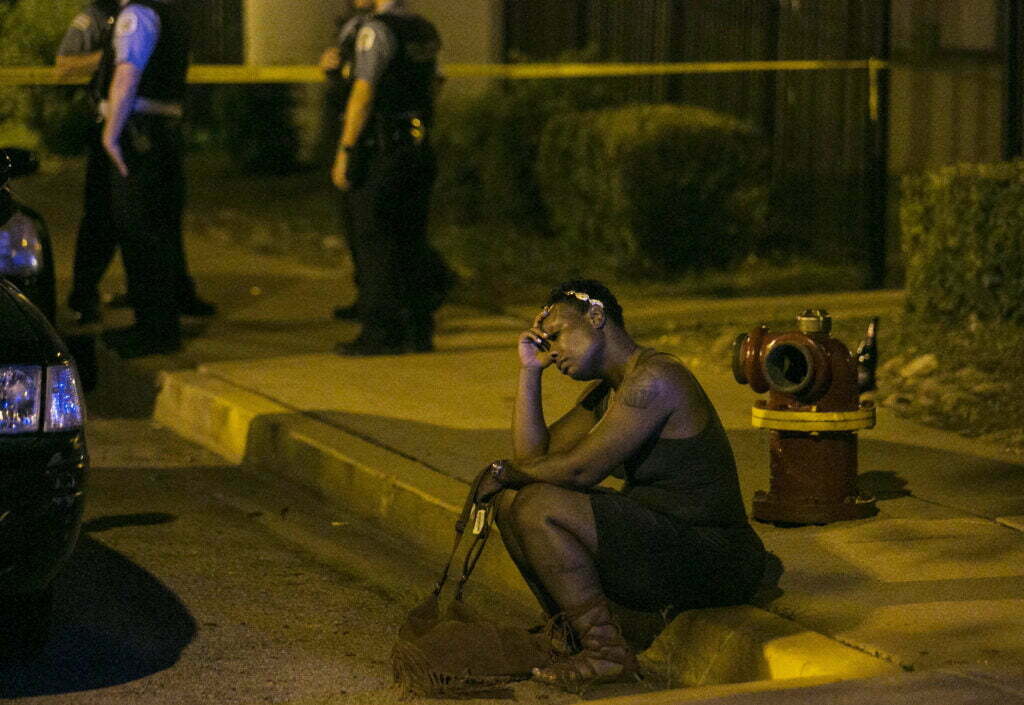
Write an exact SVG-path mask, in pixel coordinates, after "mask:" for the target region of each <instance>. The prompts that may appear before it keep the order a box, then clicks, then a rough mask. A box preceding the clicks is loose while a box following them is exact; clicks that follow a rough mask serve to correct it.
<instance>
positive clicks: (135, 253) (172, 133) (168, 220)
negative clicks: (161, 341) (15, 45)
mask: <svg viewBox="0 0 1024 705" xmlns="http://www.w3.org/2000/svg"><path fill="white" fill-rule="evenodd" d="M182 147H183V144H182V134H181V121H180V120H178V119H176V118H167V117H161V116H154V115H132V116H131V117H130V118H129V119H128V123H127V124H126V125H125V129H124V132H123V133H122V135H121V148H122V150H123V152H124V158H125V161H126V163H127V164H128V176H127V177H122V176H121V175H120V173H119V172H118V171H117V169H116V168H115V167H113V165H111V167H110V172H111V213H112V217H113V220H114V222H115V224H116V226H117V233H118V238H119V243H120V245H121V256H122V257H123V259H124V268H125V273H126V274H127V276H128V296H129V298H130V299H131V302H132V305H133V306H134V307H135V320H136V323H137V324H138V325H139V327H140V328H143V329H145V332H147V333H152V334H154V335H173V336H177V335H179V333H180V331H179V326H178V307H177V303H176V294H177V293H178V291H179V287H180V285H181V283H180V277H181V276H182V273H183V272H185V271H187V270H186V268H185V261H184V250H183V248H182V240H181V226H182V212H183V209H184V204H185V174H184V170H183V162H182V158H183V154H182V152H183V149H182Z"/></svg>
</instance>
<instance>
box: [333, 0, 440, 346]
mask: <svg viewBox="0 0 1024 705" xmlns="http://www.w3.org/2000/svg"><path fill="white" fill-rule="evenodd" d="M439 49H440V37H439V36H438V34H437V30H436V29H435V28H434V26H433V25H432V24H431V23H430V22H428V21H427V20H426V19H424V18H423V17H421V16H419V15H416V14H413V13H411V12H408V11H407V10H405V9H404V7H403V6H402V4H401V3H399V2H393V3H390V4H389V5H386V6H385V7H384V8H383V9H382V10H381V11H380V12H379V13H378V14H375V15H374V16H373V17H372V18H371V19H370V20H368V21H367V22H366V24H365V25H364V26H363V28H362V29H361V30H360V31H359V34H358V35H357V38H356V59H355V68H354V71H353V76H354V78H355V79H362V80H365V81H367V82H368V83H370V84H372V85H373V86H374V88H375V94H374V95H375V97H374V103H373V107H372V113H371V117H370V121H369V123H368V124H367V125H366V127H365V128H364V129H363V131H362V133H361V134H360V136H359V143H358V145H357V146H356V148H355V149H354V150H352V151H351V153H350V156H349V159H348V181H349V183H350V184H351V189H350V203H351V207H352V218H353V238H354V240H355V242H354V244H353V247H354V248H355V249H356V250H357V251H358V252H359V253H360V259H361V268H362V270H363V271H362V278H363V280H364V281H363V291H362V293H361V295H360V302H361V306H362V310H361V311H360V314H361V318H362V320H363V331H362V333H361V334H360V336H359V337H358V338H357V339H356V340H355V341H352V342H350V343H340V344H339V345H338V346H337V347H336V351H337V352H338V353H340V354H357V355H358V354H380V353H393V352H400V351H403V350H410V349H411V350H415V351H423V350H429V349H431V346H432V336H433V312H434V311H435V310H436V309H437V308H438V307H439V306H440V304H441V301H442V300H443V298H444V296H445V294H446V293H447V289H448V287H449V286H450V277H451V275H450V270H448V268H447V267H446V266H445V264H444V262H443V260H442V259H441V257H440V255H439V254H438V253H437V251H436V250H434V249H433V248H432V247H431V246H430V244H429V243H428V241H427V215H428V211H429V202H430V192H431V189H432V188H433V185H434V181H435V179H436V177H437V164H436V159H435V156H434V152H433V150H432V148H431V146H430V130H431V126H432V124H433V118H434V91H435V81H436V80H437V54H438V51H439Z"/></svg>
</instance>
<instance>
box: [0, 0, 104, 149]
mask: <svg viewBox="0 0 1024 705" xmlns="http://www.w3.org/2000/svg"><path fill="white" fill-rule="evenodd" d="M81 4H82V3H81V1H80V0H20V1H19V2H18V3H17V4H15V5H13V6H6V5H0V66H32V65H50V64H53V62H54V57H55V56H56V53H57V47H58V46H59V45H60V40H61V37H63V36H64V32H65V31H66V30H67V27H68V24H69V23H70V22H71V19H72V18H73V17H74V16H75V14H76V13H77V12H78V11H79V9H80V8H81ZM0 116H2V118H3V119H4V120H5V121H9V122H12V123H14V125H11V126H9V127H15V131H17V127H27V128H28V129H29V130H31V131H32V132H34V133H35V134H37V135H38V136H39V140H40V143H41V145H42V146H43V147H45V148H46V149H48V150H50V151H52V152H55V153H57V154H74V153H78V152H80V151H81V150H82V148H83V147H84V145H85V141H86V138H87V136H88V130H89V127H90V125H91V124H92V121H93V115H92V108H91V106H90V104H89V101H88V100H87V99H86V96H85V90H84V89H83V88H77V87H76V88H70V87H66V86H36V87H27V86H13V87H3V88H0Z"/></svg>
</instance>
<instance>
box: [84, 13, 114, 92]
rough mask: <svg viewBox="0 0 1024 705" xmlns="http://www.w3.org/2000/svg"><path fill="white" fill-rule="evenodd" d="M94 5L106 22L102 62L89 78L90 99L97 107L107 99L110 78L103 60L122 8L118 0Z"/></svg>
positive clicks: (100, 42) (103, 32)
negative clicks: (107, 75) (105, 82)
mask: <svg viewBox="0 0 1024 705" xmlns="http://www.w3.org/2000/svg"><path fill="white" fill-rule="evenodd" d="M93 4H94V5H95V6H96V9H97V10H99V11H100V12H101V13H102V14H103V15H104V22H103V24H102V25H101V26H100V38H99V51H100V52H101V54H100V56H101V62H100V65H99V66H97V67H96V70H95V71H93V72H92V76H90V77H89V86H88V88H87V89H86V92H87V93H88V96H89V99H90V100H91V101H92V104H93V106H94V107H95V106H97V105H99V104H100V102H101V101H102V100H103V99H104V98H106V92H107V86H106V85H104V81H109V78H107V77H106V74H105V72H104V70H103V60H104V59H105V58H106V54H107V47H109V46H110V43H111V40H112V39H113V36H114V20H115V19H117V12H118V10H119V9H120V8H119V7H118V4H117V0H103V1H102V2H99V1H98V2H95V3H93Z"/></svg>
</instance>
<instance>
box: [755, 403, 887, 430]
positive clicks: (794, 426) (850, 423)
mask: <svg viewBox="0 0 1024 705" xmlns="http://www.w3.org/2000/svg"><path fill="white" fill-rule="evenodd" d="M760 404H764V402H763V401H762V402H760ZM750 423H751V424H753V426H754V427H755V428H769V429H772V430H774V431H807V432H812V431H857V430H860V429H863V428H874V426H875V405H874V404H862V405H861V408H860V409H858V410H856V411H779V410H775V409H766V408H764V406H759V405H758V404H755V405H754V407H753V408H751V410H750Z"/></svg>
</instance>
